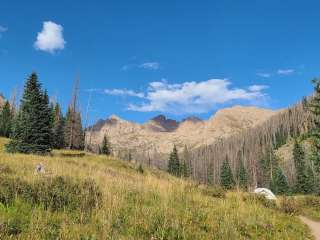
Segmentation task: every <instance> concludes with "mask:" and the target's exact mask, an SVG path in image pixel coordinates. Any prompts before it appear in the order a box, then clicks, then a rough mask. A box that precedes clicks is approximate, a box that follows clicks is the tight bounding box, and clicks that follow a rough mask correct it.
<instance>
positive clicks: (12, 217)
mask: <svg viewBox="0 0 320 240" xmlns="http://www.w3.org/2000/svg"><path fill="white" fill-rule="evenodd" d="M31 212H32V211H31V206H30V205H28V204H26V203H22V202H21V201H16V202H15V205H14V206H10V207H4V206H2V207H1V206H0V216H1V218H0V239H2V237H4V236H16V235H18V234H20V233H21V232H23V231H25V230H26V229H27V228H28V226H29V221H30V216H31Z"/></svg>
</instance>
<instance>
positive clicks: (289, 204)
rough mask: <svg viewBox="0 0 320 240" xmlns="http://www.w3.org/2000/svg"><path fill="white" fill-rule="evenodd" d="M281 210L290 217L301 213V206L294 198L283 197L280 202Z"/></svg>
mask: <svg viewBox="0 0 320 240" xmlns="http://www.w3.org/2000/svg"><path fill="white" fill-rule="evenodd" d="M279 210H280V211H281V212H283V213H286V214H290V215H296V214H298V213H299V212H300V208H299V204H298V203H297V201H296V200H295V199H294V198H292V197H283V198H282V199H281V200H280V204H279Z"/></svg>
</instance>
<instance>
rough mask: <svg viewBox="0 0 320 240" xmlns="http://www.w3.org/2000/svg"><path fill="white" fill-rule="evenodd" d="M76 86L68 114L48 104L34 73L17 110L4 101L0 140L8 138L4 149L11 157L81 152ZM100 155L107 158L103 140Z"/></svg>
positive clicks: (106, 148) (57, 105)
mask: <svg viewBox="0 0 320 240" xmlns="http://www.w3.org/2000/svg"><path fill="white" fill-rule="evenodd" d="M77 88H78V87H77V84H76V86H75V89H74V90H73V94H72V100H71V103H70V105H69V106H68V109H67V112H66V114H65V115H64V114H63V113H62V109H61V106H60V104H59V103H58V102H50V101H49V96H48V93H47V91H46V90H44V89H43V88H42V86H41V83H40V82H39V80H38V76H37V74H36V73H32V74H31V75H30V76H29V77H28V79H27V81H26V83H25V86H24V91H23V96H22V99H21V101H20V106H19V107H18V108H17V109H15V107H14V106H13V104H10V103H9V101H5V103H4V105H3V106H2V108H1V111H0V136H3V137H10V139H11V140H10V142H9V143H8V144H7V145H6V149H7V151H8V152H11V153H16V152H19V153H27V154H29V153H34V154H46V153H49V152H50V151H51V150H52V149H54V148H55V149H63V148H66V149H77V150H83V149H84V146H85V129H83V125H82V119H81V112H80V110H79V109H78V106H77V101H78V89H77ZM103 144H104V146H102V152H104V153H105V154H110V150H109V144H108V142H107V140H106V139H105V140H104V143H103Z"/></svg>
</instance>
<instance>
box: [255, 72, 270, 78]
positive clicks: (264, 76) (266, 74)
mask: <svg viewBox="0 0 320 240" xmlns="http://www.w3.org/2000/svg"><path fill="white" fill-rule="evenodd" d="M257 76H259V77H263V78H269V77H271V76H272V74H271V73H257Z"/></svg>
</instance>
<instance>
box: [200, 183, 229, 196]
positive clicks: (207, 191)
mask: <svg viewBox="0 0 320 240" xmlns="http://www.w3.org/2000/svg"><path fill="white" fill-rule="evenodd" d="M201 192H202V194H203V195H206V196H209V197H214V198H225V197H226V191H225V189H223V188H222V187H219V186H215V187H212V186H207V187H204V188H201Z"/></svg>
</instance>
